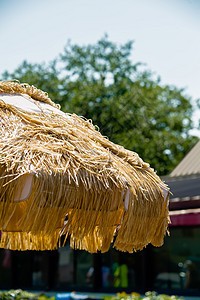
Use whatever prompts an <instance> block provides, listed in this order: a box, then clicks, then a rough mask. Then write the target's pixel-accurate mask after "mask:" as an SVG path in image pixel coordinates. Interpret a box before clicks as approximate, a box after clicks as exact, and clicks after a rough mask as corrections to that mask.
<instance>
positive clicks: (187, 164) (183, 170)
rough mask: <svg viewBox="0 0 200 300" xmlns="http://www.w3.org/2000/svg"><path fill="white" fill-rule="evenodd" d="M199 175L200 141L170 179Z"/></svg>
mask: <svg viewBox="0 0 200 300" xmlns="http://www.w3.org/2000/svg"><path fill="white" fill-rule="evenodd" d="M197 174H200V141H198V142H197V143H196V145H195V146H194V147H193V148H192V149H191V150H190V151H189V152H188V154H187V155H186V156H185V157H184V158H183V159H182V160H181V162H180V163H179V164H178V165H177V166H176V168H175V169H174V170H173V171H172V172H171V173H170V174H169V177H168V178H170V177H180V176H188V175H197Z"/></svg>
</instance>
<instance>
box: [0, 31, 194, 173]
mask: <svg viewBox="0 0 200 300" xmlns="http://www.w3.org/2000/svg"><path fill="white" fill-rule="evenodd" d="M131 54H132V42H128V43H126V44H124V45H120V46H118V45H117V44H115V43H113V42H111V41H110V40H109V39H108V38H107V37H106V36H105V37H104V38H102V39H101V40H99V41H98V42H97V43H96V44H95V45H87V46H79V45H72V44H71V43H70V42H68V43H67V45H66V47H65V48H64V50H63V53H62V54H60V56H59V57H58V58H57V59H56V60H54V61H53V62H50V63H49V64H48V65H43V64H41V65H40V64H29V63H27V62H23V63H22V65H21V66H19V68H18V69H17V70H15V71H14V72H13V73H8V72H5V73H4V74H3V76H2V77H3V79H6V80H8V79H14V78H15V79H18V80H20V82H28V83H29V84H34V85H35V86H37V87H38V88H41V89H42V90H44V91H47V92H48V93H49V96H50V97H51V98H52V99H53V100H54V101H56V102H58V103H60V104H61V106H62V109H63V110H64V111H67V112H70V113H73V112H74V113H76V114H78V115H81V116H84V117H86V118H88V119H92V120H93V123H94V124H95V125H97V126H98V127H99V128H100V131H101V133H102V134H103V135H105V136H107V137H109V139H111V140H112V141H113V142H114V143H118V144H120V145H123V146H124V147H125V148H128V149H130V150H132V151H135V152H137V153H138V154H139V155H140V156H141V157H142V158H143V159H144V160H145V161H146V162H149V163H150V164H151V166H152V167H153V168H154V169H155V170H157V171H158V174H159V175H166V174H167V173H169V172H170V171H171V170H172V169H173V168H174V167H175V166H176V165H177V163H178V162H179V161H180V160H181V159H182V158H183V156H184V155H185V153H186V152H187V151H188V150H189V149H190V148H191V147H192V146H193V145H194V143H195V142H196V138H195V137H193V136H191V135H190V134H189V131H190V129H192V120H191V117H192V111H193V109H192V105H191V99H190V98H189V97H186V96H185V95H184V90H180V89H177V88H176V87H172V86H167V85H166V86H163V85H161V84H160V81H159V79H154V78H153V76H152V74H151V72H148V71H141V69H140V64H139V63H137V64H133V63H132V61H131Z"/></svg>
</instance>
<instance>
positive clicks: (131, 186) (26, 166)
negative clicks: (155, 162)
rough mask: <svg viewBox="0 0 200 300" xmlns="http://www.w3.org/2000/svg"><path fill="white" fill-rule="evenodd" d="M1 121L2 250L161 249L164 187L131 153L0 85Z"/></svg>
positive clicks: (18, 89) (25, 93)
mask: <svg viewBox="0 0 200 300" xmlns="http://www.w3.org/2000/svg"><path fill="white" fill-rule="evenodd" d="M19 99H21V100H22V102H21V103H22V104H20V100H19ZM18 100H19V101H18ZM24 103H25V105H24ZM27 103H29V104H30V106H31V108H30V109H29V108H27V107H26V105H27ZM20 105H22V106H20ZM23 105H24V106H23ZM20 107H21V108H20ZM0 121H1V128H0V230H1V242H0V247H3V248H9V249H20V250H26V249H36V250H45V249H55V248H57V246H58V242H60V237H61V235H63V234H65V235H66V238H67V236H68V235H69V236H70V244H71V246H72V247H74V248H75V249H85V250H88V251H90V252H96V251H97V250H100V251H102V252H104V251H107V250H108V249H109V247H110V244H111V243H112V242H113V239H114V237H115V236H116V238H115V242H114V246H115V247H116V248H117V249H119V250H121V251H129V252H132V251H133V250H139V249H142V248H143V247H145V246H146V245H147V244H149V243H152V244H153V245H155V246H161V245H162V243H163V237H164V235H165V233H166V230H167V226H168V221H169V219H168V188H167V187H166V186H165V185H164V184H163V182H162V181H161V180H160V178H159V177H158V176H157V175H156V174H155V172H154V171H153V169H151V168H150V166H149V164H147V163H144V162H143V160H142V159H141V158H140V157H139V156H138V155H137V154H136V153H134V152H131V151H128V150H126V149H124V148H123V147H122V146H119V145H116V144H114V143H112V142H110V141H109V140H108V139H107V138H105V137H103V136H102V135H101V134H100V132H99V131H98V130H97V129H96V128H95V126H94V125H93V124H92V122H91V121H89V120H85V119H84V118H81V117H78V116H77V115H75V114H72V115H71V114H64V113H63V112H61V111H60V110H59V107H58V106H57V105H56V104H55V103H53V102H52V101H51V100H50V99H49V97H48V95H47V94H46V93H44V92H42V91H40V90H38V89H36V88H35V87H33V86H29V85H27V84H19V83H17V82H0ZM26 189H27V191H28V192H26ZM24 193H25V195H26V196H24ZM66 238H65V240H66ZM64 242H65V241H64Z"/></svg>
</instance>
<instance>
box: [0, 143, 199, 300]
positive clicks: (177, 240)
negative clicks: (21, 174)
mask: <svg viewBox="0 0 200 300" xmlns="http://www.w3.org/2000/svg"><path fill="white" fill-rule="evenodd" d="M164 180H165V182H166V183H167V184H168V185H169V187H170V188H171V191H172V193H173V196H171V199H170V217H171V224H170V228H169V229H170V236H168V237H166V239H165V243H164V245H163V246H162V247H160V248H155V247H151V246H148V247H147V248H146V249H144V250H143V251H141V252H137V253H133V254H128V253H122V252H119V251H116V250H115V249H113V248H111V249H110V251H109V252H107V253H104V254H100V253H97V254H93V255H92V254H89V253H87V252H85V251H80V250H72V249H71V248H70V247H69V245H66V246H65V247H63V248H60V249H59V250H58V251H43V252H42V251H26V252H20V251H10V250H4V249H2V250H0V289H10V288H23V289H31V290H34V289H37V290H38V289H40V290H62V291H67V290H69V291H72V290H76V291H78V290H79V291H99V292H100V291H101V292H103V291H104V292H115V291H118V290H127V291H128V292H131V291H139V292H144V291H146V290H157V291H159V292H166V293H175V294H185V295H186V294H191V295H199V296H200V141H199V142H198V143H197V144H196V145H195V146H194V148H193V149H192V150H191V151H190V152H189V153H188V154H187V155H186V156H185V158H184V159H183V160H182V161H181V162H180V164H179V165H178V166H177V167H176V168H175V169H174V170H173V172H172V173H171V174H170V175H169V176H168V177H166V178H164Z"/></svg>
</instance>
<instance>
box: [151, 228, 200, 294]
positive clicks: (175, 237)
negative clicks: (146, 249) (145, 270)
mask: <svg viewBox="0 0 200 300" xmlns="http://www.w3.org/2000/svg"><path fill="white" fill-rule="evenodd" d="M170 233H171V234H170V237H167V238H166V239H165V244H164V246H163V247H161V248H153V249H152V251H153V262H154V266H153V270H152V276H153V278H154V280H153V281H154V283H153V287H154V288H164V289H165V288H166V289H200V247H199V242H200V228H199V227H198V228H197V227H196V228H194V227H179V228H178V227H177V228H172V229H170Z"/></svg>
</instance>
